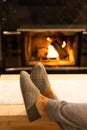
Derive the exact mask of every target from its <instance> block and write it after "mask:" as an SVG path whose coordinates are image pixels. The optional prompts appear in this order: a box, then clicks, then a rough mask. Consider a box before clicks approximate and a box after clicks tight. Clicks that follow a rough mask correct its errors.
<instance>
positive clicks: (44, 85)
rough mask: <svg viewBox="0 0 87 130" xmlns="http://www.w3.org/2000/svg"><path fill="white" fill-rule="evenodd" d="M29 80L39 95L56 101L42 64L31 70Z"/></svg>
mask: <svg viewBox="0 0 87 130" xmlns="http://www.w3.org/2000/svg"><path fill="white" fill-rule="evenodd" d="M30 78H31V80H32V81H33V83H34V84H35V86H36V87H37V88H38V89H39V90H40V92H41V94H42V95H44V96H46V97H48V98H53V99H58V98H57V96H56V95H55V93H54V92H53V90H52V88H51V84H50V82H49V79H48V76H47V72H46V70H45V67H44V66H43V64H42V63H40V62H38V63H37V64H36V65H35V66H34V67H33V69H32V70H31V74H30Z"/></svg>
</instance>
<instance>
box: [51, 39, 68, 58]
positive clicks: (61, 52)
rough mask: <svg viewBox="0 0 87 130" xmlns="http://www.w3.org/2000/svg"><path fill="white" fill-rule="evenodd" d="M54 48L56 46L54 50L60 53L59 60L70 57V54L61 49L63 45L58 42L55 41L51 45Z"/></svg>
mask: <svg viewBox="0 0 87 130" xmlns="http://www.w3.org/2000/svg"><path fill="white" fill-rule="evenodd" d="M51 45H52V46H54V48H55V49H56V51H57V52H58V54H59V58H60V59H64V58H66V57H67V56H68V53H67V51H66V50H65V49H64V48H62V47H61V45H60V44H59V43H58V41H57V40H54V41H53V42H52V43H51Z"/></svg>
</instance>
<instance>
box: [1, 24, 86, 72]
mask: <svg viewBox="0 0 87 130" xmlns="http://www.w3.org/2000/svg"><path fill="white" fill-rule="evenodd" d="M86 39H87V33H86V29H85V28H75V27H74V28H67V26H66V27H63V26H62V27H61V26H24V25H22V26H20V28H18V29H17V30H16V31H5V30H4V31H3V32H2V43H3V44H2V55H3V73H19V72H20V70H27V71H30V70H31V68H32V66H33V65H35V64H36V63H37V62H42V63H43V64H44V66H45V67H46V69H47V71H48V73H59V72H60V71H61V73H63V72H66V73H68V72H69V71H73V72H76V70H81V69H83V70H84V71H85V68H84V58H83V57H82V51H83V50H84V49H83V47H84V44H85V42H86Z"/></svg>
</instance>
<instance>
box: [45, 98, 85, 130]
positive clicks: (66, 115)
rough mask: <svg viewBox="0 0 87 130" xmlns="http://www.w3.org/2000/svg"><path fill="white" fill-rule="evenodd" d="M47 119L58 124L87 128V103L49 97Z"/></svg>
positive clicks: (83, 129)
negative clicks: (60, 100) (62, 100)
mask: <svg viewBox="0 0 87 130" xmlns="http://www.w3.org/2000/svg"><path fill="white" fill-rule="evenodd" d="M47 112H48V117H49V119H51V120H53V121H55V122H59V123H60V124H66V125H70V126H71V127H75V128H78V129H81V130H87V104H86V103H81V104H77V103H68V102H59V101H57V100H52V99H49V102H48V105H47Z"/></svg>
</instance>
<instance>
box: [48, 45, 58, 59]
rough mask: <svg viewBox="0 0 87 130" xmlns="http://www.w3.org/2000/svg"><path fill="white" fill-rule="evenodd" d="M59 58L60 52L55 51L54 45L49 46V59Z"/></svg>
mask: <svg viewBox="0 0 87 130" xmlns="http://www.w3.org/2000/svg"><path fill="white" fill-rule="evenodd" d="M58 56H59V55H58V52H57V51H56V50H55V48H54V47H53V46H52V45H49V46H48V54H47V58H58Z"/></svg>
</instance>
